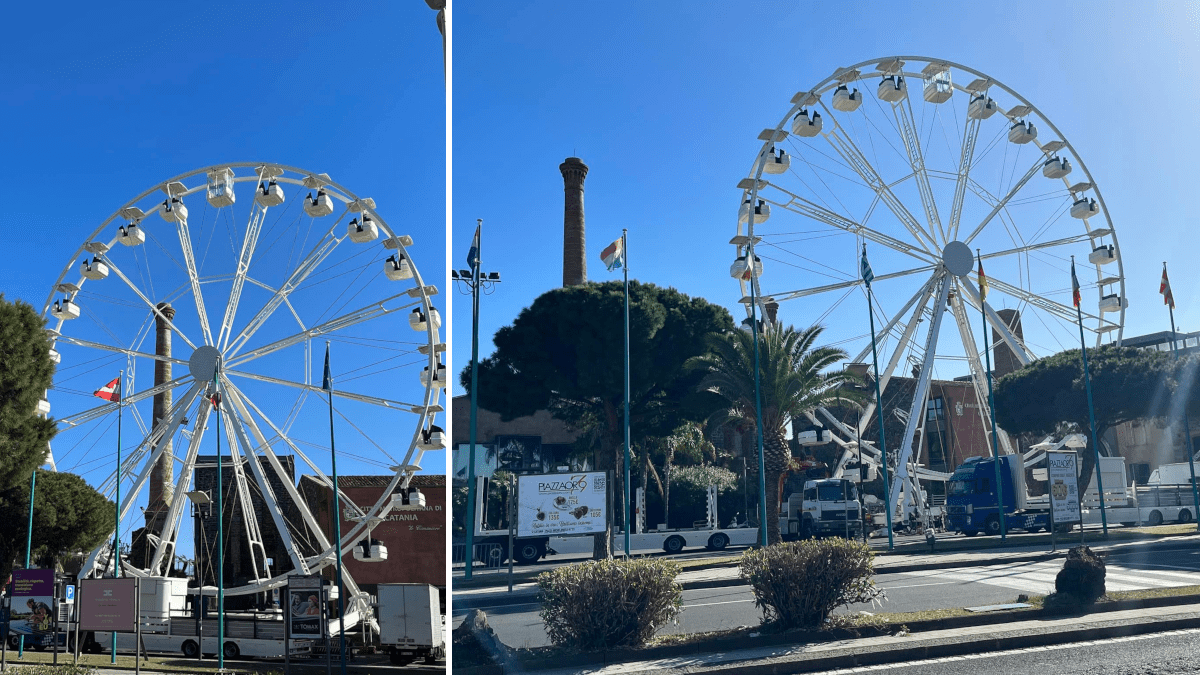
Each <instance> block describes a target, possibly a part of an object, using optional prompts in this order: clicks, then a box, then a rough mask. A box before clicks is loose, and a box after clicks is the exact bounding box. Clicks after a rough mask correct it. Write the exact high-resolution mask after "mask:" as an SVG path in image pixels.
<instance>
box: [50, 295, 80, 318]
mask: <svg viewBox="0 0 1200 675" xmlns="http://www.w3.org/2000/svg"><path fill="white" fill-rule="evenodd" d="M50 316H52V317H54V318H55V319H62V320H64V321H69V320H71V319H78V318H79V305H77V304H75V303H73V302H71V301H70V299H68V298H63V299H62V300H55V301H54V306H53V307H51V308H50Z"/></svg>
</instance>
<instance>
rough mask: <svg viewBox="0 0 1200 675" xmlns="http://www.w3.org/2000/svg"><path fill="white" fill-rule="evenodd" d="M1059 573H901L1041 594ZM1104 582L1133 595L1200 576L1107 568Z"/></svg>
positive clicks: (1054, 567) (1021, 568)
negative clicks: (1132, 592)
mask: <svg viewBox="0 0 1200 675" xmlns="http://www.w3.org/2000/svg"><path fill="white" fill-rule="evenodd" d="M1060 569H1061V565H1060V564H1059V563H1057V562H1039V563H1032V564H1026V565H1017V566H1012V565H1008V566H1005V565H988V566H986V567H981V568H975V569H963V568H960V569H956V570H955V571H948V570H924V571H920V572H908V573H905V576H909V577H915V578H917V579H937V578H941V579H946V580H947V581H944V582H941V583H944V584H950V583H954V582H956V581H957V582H966V583H981V584H987V585H989V586H999V587H1001V588H1011V589H1015V590H1023V591H1030V592H1034V593H1042V594H1045V593H1051V592H1053V591H1054V579H1055V577H1057V576H1058V572H1059V570H1060ZM1105 581H1106V584H1105V586H1106V587H1107V589H1108V590H1110V591H1133V590H1141V589H1146V588H1165V587H1171V586H1184V585H1195V584H1200V573H1195V572H1192V573H1189V572H1176V571H1168V570H1157V569H1154V570H1141V569H1130V568H1127V567H1123V566H1121V565H1109V566H1108V568H1107V575H1106V579H1105ZM916 585H926V584H916ZM930 585H932V584H930Z"/></svg>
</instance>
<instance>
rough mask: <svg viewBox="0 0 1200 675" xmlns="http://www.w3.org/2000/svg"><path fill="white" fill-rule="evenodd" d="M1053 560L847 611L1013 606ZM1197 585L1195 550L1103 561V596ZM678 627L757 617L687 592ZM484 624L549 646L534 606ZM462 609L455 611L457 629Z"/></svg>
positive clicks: (910, 588) (918, 584)
mask: <svg viewBox="0 0 1200 675" xmlns="http://www.w3.org/2000/svg"><path fill="white" fill-rule="evenodd" d="M1061 566H1062V564H1061V563H1059V562H1038V563H1031V562H1023V563H1010V564H1005V565H991V566H986V567H961V568H952V569H944V570H930V571H924V572H906V573H901V574H880V575H876V577H875V583H876V584H877V585H879V586H881V587H882V588H883V589H884V590H885V592H886V594H887V600H886V602H884V603H882V604H881V605H878V606H874V607H872V606H870V605H856V606H852V607H850V608H849V609H847V610H842V611H849V612H859V611H867V612H873V613H875V612H888V613H895V612H915V611H922V610H930V609H950V608H959V607H980V606H986V605H996V604H1004V603H1011V602H1016V600H1017V596H1018V595H1019V594H1021V593H1026V594H1031V595H1033V594H1046V593H1049V592H1051V591H1052V590H1053V587H1054V577H1055V575H1056V574H1057V573H1058V570H1059V569H1061ZM1189 585H1200V548H1197V547H1183V546H1180V547H1173V548H1168V547H1156V548H1155V549H1154V550H1153V551H1152V552H1146V551H1143V552H1133V553H1124V554H1116V553H1114V554H1113V555H1111V556H1110V557H1109V559H1108V576H1107V588H1108V590H1110V591H1120V590H1134V589H1139V588H1153V587H1173V586H1189ZM683 602H684V609H683V612H682V613H681V614H680V616H679V619H678V622H677V623H676V624H671V625H668V626H665V627H664V628H663V629H662V630H661V631H660V634H672V633H697V632H704V631H715V630H726V629H731V628H738V627H740V626H756V625H758V624H759V623H760V622H761V614H760V612H759V611H758V609H757V608H755V606H754V597H753V595H752V594H751V592H750V589H749V587H748V586H733V587H728V588H715V589H700V590H689V591H684V593H683ZM483 609H484V611H486V612H487V615H488V623H489V624H490V625H491V626H492V628H493V629H494V630H495V631H496V633H497V634H498V635H499V636H500V638H501V639H502V640H503V641H504V642H505V643H506V644H508V645H509V646H512V647H538V646H543V645H547V644H549V642H548V640H547V638H546V634H545V630H544V629H543V627H542V622H541V619H540V618H538V609H539V606H538V605H537V604H536V603H531V604H523V605H511V606H507V607H492V608H488V607H483ZM464 614H465V612H456V613H455V615H454V617H453V623H454V624H455V625H457V624H458V622H459V620H460V619H461V617H462V616H463V615H464Z"/></svg>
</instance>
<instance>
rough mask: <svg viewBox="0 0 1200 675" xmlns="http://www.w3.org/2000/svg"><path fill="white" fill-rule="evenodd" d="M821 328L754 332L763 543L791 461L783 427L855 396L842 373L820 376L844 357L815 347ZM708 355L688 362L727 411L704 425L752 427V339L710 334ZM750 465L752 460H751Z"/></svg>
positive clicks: (774, 532)
mask: <svg viewBox="0 0 1200 675" xmlns="http://www.w3.org/2000/svg"><path fill="white" fill-rule="evenodd" d="M823 330H824V328H823V327H822V326H811V327H809V328H806V329H804V330H801V331H797V330H796V329H795V328H794V327H792V326H788V327H786V328H784V327H783V326H780V325H774V326H769V327H767V328H766V329H764V330H763V331H762V332H761V333H760V334H759V341H758V352H759V372H760V391H761V395H762V424H763V429H762V431H763V463H764V465H765V479H766V485H767V539H768V542H769V543H772V544H774V543H778V542H779V540H780V533H779V497H780V495H779V478H780V476H781V475H782V474H783V472H784V471H785V470H787V468H788V465H789V464H790V462H791V451H790V450H789V449H788V445H787V424H788V422H789V421H790V420H792V419H793V418H795V417H797V416H799V415H803V414H804V413H806V412H809V411H811V410H813V409H815V408H818V407H821V406H824V405H826V404H831V403H832V402H834V401H836V400H838V399H841V400H843V401H845V400H847V399H854V398H856V397H857V394H855V393H853V392H852V391H849V390H847V389H845V388H843V387H842V385H843V384H848V383H851V382H855V381H857V380H856V378H855V377H854V376H853V375H851V374H849V373H848V372H846V371H841V370H836V371H831V372H823V371H825V370H826V369H827V368H829V367H830V366H832V365H834V364H835V363H837V362H838V361H842V360H844V359H846V358H848V356H847V354H846V352H845V351H843V350H841V349H838V348H836V347H814V346H813V344H814V343H815V342H816V340H817V338H818V337H819V336H820V335H821V332H822V331H823ZM709 339H710V342H711V345H710V346H711V352H710V353H709V354H707V355H704V356H699V357H696V358H694V359H692V361H691V363H692V364H693V366H694V367H698V368H705V369H707V370H708V375H707V376H706V377H705V378H704V380H703V381H702V382H701V384H700V388H701V390H702V391H710V392H712V393H715V394H717V395H719V396H720V397H721V398H723V399H724V400H725V402H726V403H727V404H728V407H726V408H724V409H722V410H718V411H717V412H716V413H715V414H714V415H713V416H712V417H711V418H710V419H709V423H710V424H712V425H714V426H723V425H727V424H736V425H738V426H739V427H741V428H749V429H750V430H751V431H753V430H754V429H755V424H756V422H757V419H758V415H757V411H756V410H755V396H754V342H753V341H754V336H753V334H752V333H750V332H749V331H745V330H737V331H733V332H730V333H724V334H714V335H711V336H709ZM751 463H752V464H753V462H751Z"/></svg>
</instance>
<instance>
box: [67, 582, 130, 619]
mask: <svg viewBox="0 0 1200 675" xmlns="http://www.w3.org/2000/svg"><path fill="white" fill-rule="evenodd" d="M137 593H138V580H137V579H136V578H135V577H125V578H122V579H84V580H83V581H81V582H80V586H79V595H78V596H77V598H76V602H77V603H78V604H79V625H80V629H81V630H103V631H114V632H117V633H134V632H136V631H137Z"/></svg>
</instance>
